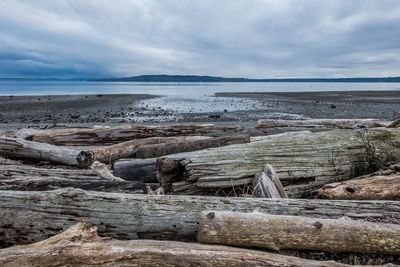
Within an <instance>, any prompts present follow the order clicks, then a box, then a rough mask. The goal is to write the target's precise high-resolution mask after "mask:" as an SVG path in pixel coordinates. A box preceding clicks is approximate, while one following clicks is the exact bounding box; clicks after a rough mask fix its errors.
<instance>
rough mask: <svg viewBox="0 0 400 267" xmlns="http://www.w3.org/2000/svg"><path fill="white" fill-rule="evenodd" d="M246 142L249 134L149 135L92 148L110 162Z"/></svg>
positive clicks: (105, 160) (97, 158) (98, 156)
mask: <svg viewBox="0 0 400 267" xmlns="http://www.w3.org/2000/svg"><path fill="white" fill-rule="evenodd" d="M248 142H250V136H249V135H237V136H222V137H209V136H178V137H151V138H145V139H135V140H131V141H127V142H123V143H119V144H115V145H111V146H106V147H100V148H97V149H95V150H94V154H95V156H94V157H95V159H96V160H98V161H101V162H112V161H114V160H116V159H121V158H153V157H159V156H164V155H168V154H173V153H179V152H187V151H194V150H200V149H205V148H210V147H220V146H224V145H230V144H241V143H248Z"/></svg>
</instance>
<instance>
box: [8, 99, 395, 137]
mask: <svg viewBox="0 0 400 267" xmlns="http://www.w3.org/2000/svg"><path fill="white" fill-rule="evenodd" d="M157 97H158V96H152V95H145V94H126V95H122V94H121V95H117V94H115V95H107V94H105V95H70V96H13V97H10V96H0V129H1V130H10V129H16V128H22V127H39V128H48V127H52V126H54V125H56V124H57V125H58V124H68V125H75V126H93V125H115V124H122V123H145V124H159V123H215V124H217V125H241V126H244V127H253V126H254V125H255V122H256V121H257V120H258V119H260V118H287V119H299V118H300V119H301V118H378V119H382V120H388V121H390V120H394V119H396V118H398V117H400V91H379V92H371V91H368V92H360V91H357V92H355V91H354V92H301V93H281V92H279V93H229V92H226V93H217V94H216V95H215V96H214V97H215V99H213V98H214V97H211V98H209V99H211V100H217V101H210V102H212V103H211V105H209V104H210V103H206V104H207V109H205V110H203V111H201V110H199V108H198V107H199V105H200V107H201V105H204V103H202V102H196V100H190V101H193V104H196V105H197V110H196V109H194V110H186V109H182V108H178V109H176V110H171V109H169V108H168V107H171V106H172V107H174V106H176V107H178V106H179V105H182V104H181V102H177V103H173V101H174V100H173V99H172V100H171V98H168V99H167V98H165V100H164V102H166V101H168V105H163V101H154V100H155V99H156V98H157ZM157 99H160V100H162V98H161V97H159V98H157ZM171 101H172V103H171ZM190 101H189V102H188V103H186V104H185V105H187V106H189V107H190V105H191V104H190ZM199 101H200V100H199ZM201 101H204V99H202V100H201ZM242 101H248V102H249V103H242ZM151 103H153V105H151ZM154 103H156V104H155V105H154ZM253 103H257V104H256V105H254V104H253ZM213 105H214V106H215V110H213V109H214V108H213V107H214V106H213ZM221 106H228V107H229V106H230V107H231V108H223V109H221ZM210 107H211V108H210ZM244 107H246V108H245V109H244ZM238 109H239V110H238ZM240 109H242V110H240Z"/></svg>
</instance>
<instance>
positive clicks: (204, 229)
mask: <svg viewBox="0 0 400 267" xmlns="http://www.w3.org/2000/svg"><path fill="white" fill-rule="evenodd" d="M197 237H198V240H199V241H200V242H202V243H209V244H222V245H233V246H239V247H257V248H266V249H271V250H275V251H280V250H288V249H295V250H319V251H328V252H361V253H382V254H391V255H399V254H400V238H399V237H400V225H398V224H381V223H371V222H360V221H354V220H351V219H320V218H309V217H302V216H287V215H270V214H262V213H258V212H253V213H241V212H230V211H219V212H218V211H209V212H202V214H201V220H200V226H199V233H198V236H197Z"/></svg>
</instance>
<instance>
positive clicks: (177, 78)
mask: <svg viewBox="0 0 400 267" xmlns="http://www.w3.org/2000/svg"><path fill="white" fill-rule="evenodd" d="M0 81H42V82H68V81H70V82H71V81H76V82H143V83H146V82H158V83H201V82H203V83H227V82H228V83H303V82H306V83H400V77H350V78H267V79H250V78H225V77H215V76H197V75H139V76H132V77H116V78H96V79H88V78H75V79H61V78H0Z"/></svg>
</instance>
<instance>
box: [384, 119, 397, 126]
mask: <svg viewBox="0 0 400 267" xmlns="http://www.w3.org/2000/svg"><path fill="white" fill-rule="evenodd" d="M386 127H387V128H400V118H398V119H397V120H394V121H392V122H391V123H389V125H387V126H386Z"/></svg>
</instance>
